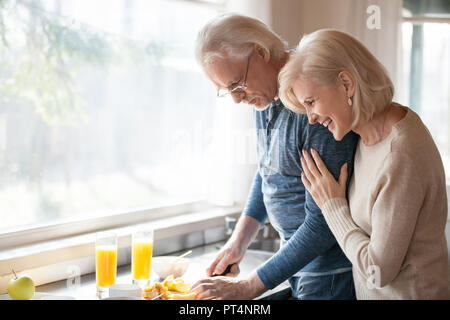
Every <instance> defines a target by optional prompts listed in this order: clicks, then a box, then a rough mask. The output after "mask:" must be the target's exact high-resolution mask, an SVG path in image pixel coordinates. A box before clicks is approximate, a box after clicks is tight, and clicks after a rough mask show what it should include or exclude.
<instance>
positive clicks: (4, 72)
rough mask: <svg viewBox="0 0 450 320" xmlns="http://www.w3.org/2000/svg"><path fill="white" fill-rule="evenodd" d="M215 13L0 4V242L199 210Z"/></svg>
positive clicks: (64, 2) (170, 4) (212, 8)
mask: <svg viewBox="0 0 450 320" xmlns="http://www.w3.org/2000/svg"><path fill="white" fill-rule="evenodd" d="M220 8H221V4H220V3H219V2H218V1H187V0H185V1H169V0H95V1H91V0H28V1H25V0H0V64H1V67H0V215H1V224H0V233H3V232H7V231H10V230H20V229H26V228H28V227H30V226H36V225H49V224H53V223H56V222H60V221H66V220H70V219H77V220H79V219H84V218H93V217H96V216H104V215H108V214H109V213H111V212H126V211H129V210H131V209H135V208H142V207H146V206H164V205H169V204H173V203H179V202H182V201H194V200H202V199H204V198H205V192H206V190H205V187H204V186H205V185H206V184H205V183H204V182H205V179H206V177H205V173H204V170H203V168H204V166H205V162H206V161H207V152H206V151H205V150H206V147H205V146H208V144H209V143H210V141H209V140H208V139H209V137H208V136H205V135H204V132H208V130H209V126H210V125H211V123H212V121H211V120H212V117H213V115H214V108H213V106H214V104H215V103H216V99H215V91H214V89H213V86H211V85H210V83H209V82H207V80H206V78H205V77H204V75H203V74H202V72H201V70H200V68H199V67H198V66H197V64H196V62H195V59H194V41H195V37H196V35H197V32H198V30H199V29H200V28H201V26H202V25H203V23H204V22H205V21H206V20H209V19H210V18H212V17H213V16H215V15H216V14H217V13H218V11H219V10H220Z"/></svg>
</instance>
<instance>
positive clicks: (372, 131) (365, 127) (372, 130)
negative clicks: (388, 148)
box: [353, 106, 392, 146]
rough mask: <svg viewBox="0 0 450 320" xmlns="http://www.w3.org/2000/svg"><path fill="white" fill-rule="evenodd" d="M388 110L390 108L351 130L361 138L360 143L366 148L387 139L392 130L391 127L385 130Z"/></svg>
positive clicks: (389, 108)
mask: <svg viewBox="0 0 450 320" xmlns="http://www.w3.org/2000/svg"><path fill="white" fill-rule="evenodd" d="M390 110H391V106H389V107H387V108H386V109H385V110H383V111H382V112H380V113H378V114H376V115H375V116H374V117H373V118H372V119H371V120H369V121H366V122H364V123H362V124H360V125H358V126H357V127H356V128H355V129H354V130H353V131H355V132H356V133H357V134H358V135H359V136H360V137H361V140H362V142H363V143H364V144H365V145H366V146H373V145H375V144H377V143H379V142H381V141H383V140H384V139H385V138H387V136H388V135H389V133H390V132H391V130H392V127H391V128H386V122H387V121H386V120H387V118H388V116H389V113H390ZM387 129H388V130H387Z"/></svg>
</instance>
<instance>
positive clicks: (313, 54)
mask: <svg viewBox="0 0 450 320" xmlns="http://www.w3.org/2000/svg"><path fill="white" fill-rule="evenodd" d="M344 70H346V71H348V72H350V73H351V74H352V76H353V80H354V84H355V93H354V96H353V104H352V110H353V127H354V126H355V125H356V124H357V123H358V122H359V121H361V120H363V121H368V120H370V119H372V117H373V116H374V115H375V114H377V113H379V112H381V111H383V110H384V109H385V108H386V107H387V106H388V105H389V104H390V103H391V102H392V98H393V95H394V85H393V84H392V81H391V79H390V78H389V76H388V73H387V70H386V69H385V68H384V66H383V65H382V64H381V63H380V62H379V61H378V60H377V59H376V58H375V57H374V56H373V55H372V54H371V53H370V51H369V50H368V49H367V48H366V47H365V46H364V45H363V44H362V43H361V42H359V41H358V40H356V39H355V38H353V37H352V36H350V35H348V34H346V33H344V32H341V31H337V30H331V29H322V30H318V31H315V32H313V33H311V34H309V35H305V36H304V37H303V38H302V39H301V40H300V43H299V45H298V47H297V49H296V51H295V52H294V53H293V54H291V56H290V58H289V61H288V62H287V63H286V65H285V66H284V67H283V68H282V70H281V71H280V74H279V76H278V80H279V84H280V88H279V96H280V99H281V101H282V102H283V103H284V105H285V106H286V107H287V108H289V109H290V110H292V111H294V112H297V113H305V107H304V106H303V105H302V104H301V103H300V101H299V100H298V99H297V97H296V96H295V94H294V92H293V90H292V86H293V84H294V82H295V81H296V80H298V79H302V80H307V81H313V83H315V84H316V85H319V86H332V85H337V83H338V75H339V73H340V72H342V71H344Z"/></svg>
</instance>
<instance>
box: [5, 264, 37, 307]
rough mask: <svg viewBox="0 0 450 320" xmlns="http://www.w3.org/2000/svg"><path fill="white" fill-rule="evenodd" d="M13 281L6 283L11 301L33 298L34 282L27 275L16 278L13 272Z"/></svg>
mask: <svg viewBox="0 0 450 320" xmlns="http://www.w3.org/2000/svg"><path fill="white" fill-rule="evenodd" d="M13 273H14V277H15V278H13V279H11V280H9V282H8V293H9V295H10V297H11V298H12V299H13V300H29V299H31V298H32V297H33V296H34V282H33V280H32V279H31V278H30V277H29V276H27V275H20V276H19V277H17V275H16V273H15V272H14V270H13Z"/></svg>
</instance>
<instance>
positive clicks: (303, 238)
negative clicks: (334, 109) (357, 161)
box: [257, 117, 358, 289]
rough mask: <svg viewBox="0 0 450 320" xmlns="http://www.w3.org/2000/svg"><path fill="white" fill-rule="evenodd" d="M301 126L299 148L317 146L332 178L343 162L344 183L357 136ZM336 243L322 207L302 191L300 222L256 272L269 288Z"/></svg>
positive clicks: (321, 127)
mask: <svg viewBox="0 0 450 320" xmlns="http://www.w3.org/2000/svg"><path fill="white" fill-rule="evenodd" d="M305 118H306V117H305ZM302 126H303V128H304V130H303V131H302V132H301V137H300V143H299V148H300V149H305V150H308V152H309V150H310V148H314V149H315V150H317V151H318V152H319V154H320V156H321V158H322V159H323V161H324V163H325V164H326V165H327V168H328V170H329V171H330V172H331V173H332V174H333V175H334V177H335V178H337V177H339V173H340V169H341V166H342V165H343V164H344V163H345V162H347V163H348V170H349V176H348V179H347V186H348V182H349V181H350V178H351V173H352V172H353V159H354V153H355V150H356V143H357V141H358V136H357V135H356V134H354V133H353V132H351V133H349V134H347V135H346V136H345V137H344V138H343V139H342V140H341V141H336V140H334V138H333V135H332V134H331V133H330V132H329V131H328V129H326V128H325V127H323V126H322V125H320V124H315V125H310V124H307V123H303V124H302ZM300 151H301V150H300ZM299 157H300V155H299ZM336 243H337V242H336V239H335V237H334V235H333V234H332V232H331V230H330V229H329V227H328V225H327V223H326V221H325V218H324V217H323V215H322V211H321V210H320V209H319V207H318V206H317V205H316V203H315V202H314V200H313V198H312V196H311V195H310V194H309V192H308V191H306V201H305V220H304V222H303V223H302V225H301V226H300V227H299V228H298V229H297V231H296V232H295V233H294V234H293V236H292V237H291V238H290V239H289V240H288V241H287V242H286V244H284V245H283V246H282V247H281V249H280V250H279V251H278V252H277V253H276V254H275V255H273V256H272V257H271V258H270V259H269V260H267V261H266V262H265V263H264V264H263V265H262V266H260V267H259V268H258V270H257V273H258V276H259V278H260V279H261V281H262V282H263V283H264V285H265V286H266V287H267V288H269V289H273V288H275V287H276V286H277V285H279V284H280V283H282V282H283V281H285V280H287V279H288V278H290V277H291V276H293V275H294V274H295V273H297V272H298V271H299V270H301V269H302V268H303V267H304V266H306V265H307V264H308V263H309V262H311V261H312V260H314V259H315V258H316V257H317V256H319V255H322V254H324V253H325V252H326V251H327V250H329V249H330V248H332V247H333V246H334V245H335V244H336Z"/></svg>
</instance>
